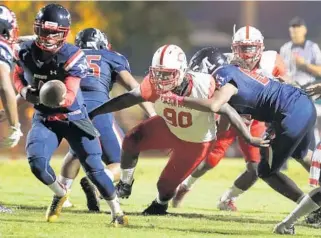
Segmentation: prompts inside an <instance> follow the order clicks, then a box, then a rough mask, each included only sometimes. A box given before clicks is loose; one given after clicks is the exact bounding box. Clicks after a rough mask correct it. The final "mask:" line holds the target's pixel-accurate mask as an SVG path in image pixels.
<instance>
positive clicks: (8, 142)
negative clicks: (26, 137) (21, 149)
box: [0, 124, 23, 148]
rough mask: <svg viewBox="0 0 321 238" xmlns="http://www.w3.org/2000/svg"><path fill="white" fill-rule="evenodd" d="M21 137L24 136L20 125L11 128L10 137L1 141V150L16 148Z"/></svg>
mask: <svg viewBox="0 0 321 238" xmlns="http://www.w3.org/2000/svg"><path fill="white" fill-rule="evenodd" d="M21 136H23V134H22V132H21V130H20V124H18V126H11V127H10V129H9V136H8V137H6V138H3V139H2V140H1V141H0V148H13V147H15V146H16V145H17V144H18V142H19V140H20V137H21Z"/></svg>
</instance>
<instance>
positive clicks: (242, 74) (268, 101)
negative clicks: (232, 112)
mask: <svg viewBox="0 0 321 238" xmlns="http://www.w3.org/2000/svg"><path fill="white" fill-rule="evenodd" d="M213 77H214V79H215V81H216V84H217V87H222V86H224V85H225V84H227V83H231V84H233V85H234V86H236V87H237V88H238V93H237V94H236V95H234V96H232V97H231V99H230V101H229V104H230V105H231V106H232V107H234V108H235V109H236V110H237V111H238V112H239V113H240V114H249V115H251V116H252V118H253V119H256V120H259V121H265V122H272V121H275V120H278V119H281V118H282V116H284V115H286V114H287V113H288V112H290V111H291V110H293V108H294V104H295V102H296V100H297V99H298V98H299V97H300V96H301V95H302V94H304V92H303V91H302V90H300V89H298V88H295V87H293V86H291V85H287V84H282V83H280V82H277V81H275V80H273V79H269V78H267V77H265V76H263V75H260V74H258V73H255V72H250V71H249V70H244V69H241V68H238V67H236V66H233V65H226V66H222V67H220V68H218V69H217V70H216V71H215V72H214V73H213Z"/></svg>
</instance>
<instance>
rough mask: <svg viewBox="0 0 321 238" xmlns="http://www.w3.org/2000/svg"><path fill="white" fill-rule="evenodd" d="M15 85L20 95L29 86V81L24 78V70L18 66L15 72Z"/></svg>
mask: <svg viewBox="0 0 321 238" xmlns="http://www.w3.org/2000/svg"><path fill="white" fill-rule="evenodd" d="M13 84H14V86H15V88H16V90H17V92H18V93H20V91H21V89H22V88H24V87H26V86H28V83H27V81H26V80H25V79H24V77H23V69H22V67H20V66H18V65H16V66H15V68H14V71H13Z"/></svg>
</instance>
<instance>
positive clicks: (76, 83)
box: [62, 76, 80, 107]
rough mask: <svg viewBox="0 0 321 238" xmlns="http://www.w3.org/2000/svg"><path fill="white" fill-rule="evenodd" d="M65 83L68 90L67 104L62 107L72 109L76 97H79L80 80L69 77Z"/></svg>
mask: <svg viewBox="0 0 321 238" xmlns="http://www.w3.org/2000/svg"><path fill="white" fill-rule="evenodd" d="M64 83H65V85H66V88H67V93H66V96H65V103H64V105H62V106H63V107H70V106H71V105H72V104H73V103H74V101H75V99H76V96H77V92H78V90H79V88H80V78H78V77H72V76H68V77H67V78H66V79H65V82H64Z"/></svg>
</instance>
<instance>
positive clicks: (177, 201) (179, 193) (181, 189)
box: [172, 184, 190, 208]
mask: <svg viewBox="0 0 321 238" xmlns="http://www.w3.org/2000/svg"><path fill="white" fill-rule="evenodd" d="M189 191H190V189H188V188H187V187H186V186H185V185H184V184H180V185H179V186H178V188H177V189H176V194H175V196H174V197H173V200H172V206H173V207H174V208H177V207H180V205H181V203H182V201H183V199H184V197H185V195H186V194H187V193H188V192H189Z"/></svg>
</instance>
